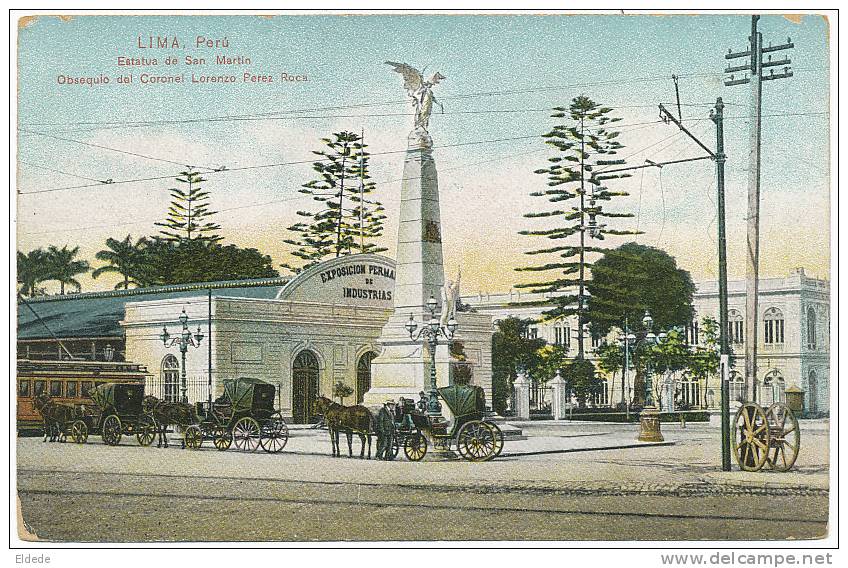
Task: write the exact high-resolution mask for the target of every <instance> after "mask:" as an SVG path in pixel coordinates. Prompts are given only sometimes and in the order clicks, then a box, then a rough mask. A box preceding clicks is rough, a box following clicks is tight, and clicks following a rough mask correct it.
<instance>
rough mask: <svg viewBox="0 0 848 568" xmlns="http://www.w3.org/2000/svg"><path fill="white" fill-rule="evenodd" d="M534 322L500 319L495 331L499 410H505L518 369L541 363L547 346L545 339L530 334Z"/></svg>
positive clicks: (494, 371)
mask: <svg viewBox="0 0 848 568" xmlns="http://www.w3.org/2000/svg"><path fill="white" fill-rule="evenodd" d="M532 323H533V320H530V319H519V318H515V317H509V318H506V319H502V320H500V321H499V322H498V323H497V331H495V333H493V334H492V408H493V409H494V410H495V411H496V412H499V413H503V412H504V411H505V410H506V401H507V399H508V398H509V396H510V393H511V392H512V383H513V381H515V378H516V376H517V375H516V370H517V369H519V368H521V369H528V370H529V369H533V368H535V367H537V366H538V365H539V362H540V355H539V350H540V349H541V348H542V347H544V346H545V340H544V339H531V338H530V337H529V333H528V328H529V327H530V324H532Z"/></svg>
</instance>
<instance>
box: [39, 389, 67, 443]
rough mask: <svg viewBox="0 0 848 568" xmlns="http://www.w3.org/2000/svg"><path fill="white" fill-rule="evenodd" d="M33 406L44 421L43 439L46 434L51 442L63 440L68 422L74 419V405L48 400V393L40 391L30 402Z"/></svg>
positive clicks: (45, 437)
mask: <svg viewBox="0 0 848 568" xmlns="http://www.w3.org/2000/svg"><path fill="white" fill-rule="evenodd" d="M32 406H33V408H35V410H36V411H37V412H38V413H39V414H41V419H42V420H43V421H44V440H42V441H43V442H46V441H47V438H48V435H49V437H50V441H51V442H57V441H58V442H64V441H65V440H66V438H67V436H66V430H67V426H68V423H69V422H73V420H74V407H73V406H71V405H70V404H61V403H59V402H53V401H52V400H50V395H48V394H46V393H41V394H40V395H38V396H37V397H35V400H33V403H32Z"/></svg>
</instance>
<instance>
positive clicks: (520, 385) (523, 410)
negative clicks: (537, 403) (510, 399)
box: [513, 371, 530, 420]
mask: <svg viewBox="0 0 848 568" xmlns="http://www.w3.org/2000/svg"><path fill="white" fill-rule="evenodd" d="M513 388H514V389H515V418H516V419H518V420H530V379H528V378H527V375H525V374H524V372H523V371H519V372H518V377H517V378H516V379H515V382H514V383H513Z"/></svg>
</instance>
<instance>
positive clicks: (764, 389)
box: [760, 371, 786, 407]
mask: <svg viewBox="0 0 848 568" xmlns="http://www.w3.org/2000/svg"><path fill="white" fill-rule="evenodd" d="M775 402H784V403H785V402H786V381H785V380H784V379H783V377H782V376H780V373H779V371H772V372H770V373H769V374H768V375H766V378H765V379H764V380H763V384H762V386H761V387H760V404H762V405H763V406H766V407H767V406H769V405H771V404H773V403H775Z"/></svg>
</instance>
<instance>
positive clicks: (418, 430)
mask: <svg viewBox="0 0 848 568" xmlns="http://www.w3.org/2000/svg"><path fill="white" fill-rule="evenodd" d="M438 392H439V396H440V397H441V399H442V400H443V401H444V402H445V404H446V405H447V407H448V408H449V409H450V411H451V414H453V422H452V423H448V422H447V421H445V420H435V419H433V418H432V417H430V416H428V415H427V414H426V412H424V411H423V410H419V409H417V408H416V405H415V402H414V401H412V400H410V399H406V398H401V399H400V401H399V402H398V403H397V405H396V406H395V439H394V441H393V446H392V450H391V451H392V454H393V456H395V457H396V456H397V455H398V453H400V448H403V453H404V455H406V457H407V459H409V460H410V461H420V460H421V459H423V458H424V456H425V455H426V454H427V448H428V445H429V444H430V443H432V445H433V447H434V448H436V449H437V450H450V449H452V448H456V450H457V452H459V455H460V456H462V458H463V459H466V460H468V461H488V460H491V459H493V458H495V457H497V456H499V455H500V453H501V451H502V450H503V445H504V436H503V432H502V431H501V429H500V428H499V427H498V425H497V424H495V423H494V422H492V421H491V420H490V419H489V413H488V412H487V409H486V394H485V391H484V390H483V388H482V387H479V386H472V385H451V386H448V387H442V388H440V389H438ZM428 439H429V442H428Z"/></svg>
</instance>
